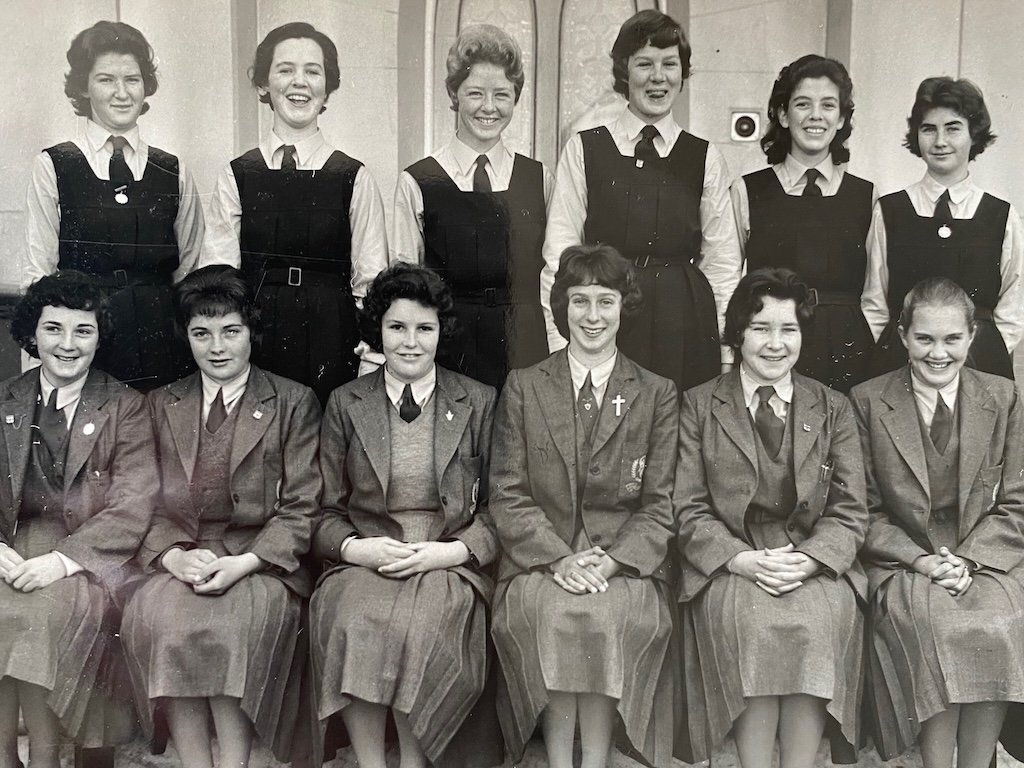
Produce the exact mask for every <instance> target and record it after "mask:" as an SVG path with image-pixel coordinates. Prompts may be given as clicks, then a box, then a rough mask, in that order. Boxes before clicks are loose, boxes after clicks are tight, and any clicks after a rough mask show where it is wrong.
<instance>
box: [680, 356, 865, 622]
mask: <svg viewBox="0 0 1024 768" xmlns="http://www.w3.org/2000/svg"><path fill="white" fill-rule="evenodd" d="M788 421H790V422H791V423H792V428H793V468H794V478H795V480H796V495H797V503H796V506H795V508H794V509H793V510H792V512H790V514H789V516H788V519H787V521H786V534H787V536H788V537H789V540H790V541H791V542H792V543H793V544H794V546H795V547H796V549H797V550H799V551H800V552H803V553H804V554H806V555H808V556H810V557H813V558H814V559H815V560H817V561H818V562H820V563H821V564H822V565H823V566H824V568H825V570H824V573H825V574H826V575H828V576H831V577H832V578H838V577H840V576H845V577H846V579H847V580H848V581H849V582H850V584H851V586H852V587H853V588H854V590H855V591H856V592H857V594H858V595H859V596H860V597H861V598H866V597H867V579H866V577H865V575H864V570H863V568H862V567H861V565H860V563H859V561H858V560H857V550H859V549H860V547H861V544H862V543H863V542H864V534H865V532H866V531H867V527H868V513H867V503H866V498H865V487H864V461H863V459H862V456H861V449H860V440H859V438H858V435H857V424H856V422H855V421H854V417H853V410H852V409H851V407H850V402H849V400H847V399H846V397H845V396H844V395H842V394H840V393H838V392H836V391H834V390H832V389H829V388H828V387H826V386H825V385H824V384H820V383H818V382H817V381H815V380H814V379H810V378H807V377H806V376H801V375H800V374H799V373H796V372H794V373H793V402H792V403H791V404H790V410H789V416H788ZM788 426H789V425H788V424H787V427H788ZM755 439H756V438H755V436H754V423H753V420H752V419H751V417H750V411H748V410H747V403H746V402H744V397H743V385H742V384H741V383H740V372H739V368H738V367H737V368H736V369H734V370H732V371H730V372H729V373H726V374H723V375H722V376H719V377H718V378H717V379H714V380H712V381H709V382H707V383H706V384H702V385H701V386H699V387H695V388H693V389H691V390H688V391H687V392H686V393H685V394H684V395H683V403H682V408H681V413H680V418H679V471H678V472H677V473H676V490H675V503H676V513H677V515H678V520H679V541H678V543H679V548H680V551H681V552H682V555H683V558H684V562H683V568H682V575H681V578H680V581H679V600H680V601H683V602H685V601H688V600H691V599H693V598H694V597H696V596H697V594H698V593H699V592H700V591H701V590H702V589H703V588H704V587H705V586H706V585H707V584H708V582H709V581H710V580H711V579H712V578H714V577H715V576H716V575H718V574H720V573H723V572H724V571H725V568H726V566H727V565H728V563H729V561H730V560H731V559H732V558H733V557H734V556H735V555H737V554H739V553H740V552H745V551H747V550H749V549H751V543H750V536H749V534H748V533H747V530H746V512H747V507H748V506H749V505H750V502H751V500H752V499H753V498H754V494H755V493H756V491H757V483H758V466H757V446H756V443H755V442H754V441H755Z"/></svg>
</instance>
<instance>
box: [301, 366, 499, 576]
mask: <svg viewBox="0 0 1024 768" xmlns="http://www.w3.org/2000/svg"><path fill="white" fill-rule="evenodd" d="M436 370H437V384H436V385H435V387H434V394H433V397H432V399H433V401H434V403H435V408H436V409H437V410H436V414H437V416H436V419H435V421H434V476H435V479H436V481H437V488H438V491H439V493H440V494H441V511H442V512H444V530H443V531H442V533H441V536H440V538H441V540H445V539H458V540H459V541H461V542H463V543H464V544H465V545H466V546H467V547H468V548H469V551H470V552H472V553H473V555H474V556H475V557H476V559H477V561H478V562H479V563H480V565H481V566H484V565H487V564H489V563H491V562H493V561H494V558H495V556H496V555H497V539H496V537H495V534H494V524H493V523H492V522H491V515H490V512H489V510H488V506H489V505H488V499H487V471H488V467H489V466H490V459H491V428H492V426H493V423H494V401H495V399H496V397H497V395H496V393H495V390H494V387H489V386H487V385H486V384H481V383H480V382H478V381H474V380H473V379H470V378H468V377H466V376H463V375H461V374H458V373H453V372H452V371H449V370H447V369H445V368H442V367H441V366H437V369H436ZM389 408H394V406H393V405H392V404H391V401H390V400H389V399H388V395H387V389H386V388H385V386H384V370H383V369H378V370H377V371H375V372H374V373H370V374H367V375H365V376H361V377H359V378H358V379H356V380H355V381H350V382H349V383H348V384H345V385H343V386H341V387H338V389H336V390H334V392H332V393H331V397H330V399H329V400H328V402H327V412H326V414H325V415H324V423H323V427H322V430H321V444H322V447H321V451H320V461H321V468H322V471H323V476H324V501H323V519H322V520H321V521H320V525H319V527H318V528H317V531H316V535H315V536H314V539H313V555H314V557H315V558H316V560H317V562H318V563H319V564H321V565H322V566H323V569H324V572H325V575H326V573H329V572H331V571H333V570H335V569H337V568H344V567H347V564H344V563H342V562H341V557H340V554H339V549H340V547H341V543H342V542H343V541H344V540H345V539H346V538H348V537H349V536H351V535H353V534H356V535H358V536H362V537H370V536H390V537H392V538H394V539H401V538H402V526H401V524H400V523H399V522H398V521H397V520H395V519H394V518H393V517H392V516H391V513H390V512H389V511H388V508H387V489H388V483H389V482H390V480H391V433H390V430H389V428H388V409H389ZM456 570H458V571H459V572H460V573H461V574H462V575H463V576H465V577H466V579H467V580H468V581H470V583H472V584H473V585H474V586H475V587H476V588H477V589H478V590H480V592H481V594H484V595H489V594H490V591H491V586H492V585H491V582H490V579H488V578H487V577H485V576H484V575H483V574H482V573H480V572H479V571H478V570H476V569H474V568H472V567H470V566H468V565H467V566H460V567H459V568H457V569H456Z"/></svg>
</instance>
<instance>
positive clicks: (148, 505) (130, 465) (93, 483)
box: [0, 368, 159, 596]
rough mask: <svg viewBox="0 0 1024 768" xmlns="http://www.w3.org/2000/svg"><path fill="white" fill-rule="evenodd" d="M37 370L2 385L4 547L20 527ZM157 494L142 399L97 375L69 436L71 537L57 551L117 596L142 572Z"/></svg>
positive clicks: (0, 517) (0, 516) (0, 522)
mask: <svg viewBox="0 0 1024 768" xmlns="http://www.w3.org/2000/svg"><path fill="white" fill-rule="evenodd" d="M39 376H40V372H39V369H38V368H36V369H32V370H30V371H27V372H26V373H23V374H21V375H20V376H16V377H14V378H12V379H8V380H7V381H5V382H3V383H2V384H0V432H2V433H3V440H4V448H5V450H4V452H3V453H2V454H0V461H2V462H3V466H2V468H0V477H5V478H6V481H5V482H0V541H2V542H4V543H5V544H11V543H13V540H14V534H15V531H16V529H17V517H18V510H19V509H20V508H21V498H22V491H23V487H24V486H23V484H24V481H25V471H26V468H27V467H28V462H29V453H30V451H31V445H32V434H31V429H30V428H29V425H30V424H31V423H32V417H33V414H34V413H35V408H36V401H37V399H38V397H39ZM158 488H159V479H158V476H157V471H156V452H155V450H154V443H153V427H152V424H151V423H150V420H149V412H148V411H147V409H146V401H145V398H143V396H142V395H140V394H139V393H138V392H136V391H135V390H133V389H130V388H129V387H128V386H127V385H125V384H122V383H121V382H120V381H117V380H116V379H115V378H113V377H112V376H109V375H108V374H106V373H104V372H103V371H100V370H98V369H95V368H94V369H92V370H90V371H89V373H88V376H87V378H86V380H85V386H84V387H83V388H82V397H81V400H79V403H78V408H77V409H76V411H75V418H74V421H73V422H72V424H71V431H70V433H69V435H68V452H67V459H66V462H65V467H64V505H63V515H64V521H65V523H66V524H67V526H68V530H69V531H70V532H71V533H70V535H69V536H68V537H67V538H66V539H65V540H64V541H63V542H61V543H60V544H59V545H58V546H57V547H56V549H57V551H58V552H60V553H61V554H62V555H66V556H67V557H69V558H71V559H72V560H74V561H75V562H76V563H78V564H79V565H81V566H82V568H83V569H85V570H86V571H88V572H89V574H91V575H92V576H94V577H95V578H97V579H98V580H99V581H100V582H101V583H103V584H104V586H106V587H107V590H108V592H109V593H110V594H111V595H112V596H113V595H115V594H116V592H117V590H118V588H119V587H121V586H122V585H123V584H124V583H125V581H126V580H127V579H128V578H129V577H130V576H131V575H133V573H137V566H135V567H133V564H132V562H131V561H132V559H133V558H134V557H135V555H136V553H137V552H138V549H139V544H140V543H141V542H142V538H143V536H145V535H146V529H147V528H149V523H150V518H151V517H152V514H153V504H154V501H155V499H156V495H157V491H158Z"/></svg>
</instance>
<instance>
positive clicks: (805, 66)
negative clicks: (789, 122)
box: [761, 53, 853, 165]
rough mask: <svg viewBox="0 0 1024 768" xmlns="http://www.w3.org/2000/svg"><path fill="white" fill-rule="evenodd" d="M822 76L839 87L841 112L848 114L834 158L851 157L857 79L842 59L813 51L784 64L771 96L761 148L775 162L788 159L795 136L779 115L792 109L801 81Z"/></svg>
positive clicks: (835, 140) (838, 161)
mask: <svg viewBox="0 0 1024 768" xmlns="http://www.w3.org/2000/svg"><path fill="white" fill-rule="evenodd" d="M819 77H827V78H828V79H829V80H831V81H832V82H833V83H835V86H836V88H838V89H839V114H840V115H841V116H842V117H843V118H844V122H843V127H842V128H840V129H839V130H837V131H836V135H835V137H834V138H833V139H832V143H831V144H829V147H828V150H829V152H830V153H831V155H832V162H833V164H835V165H840V164H841V163H848V162H849V161H850V150H849V149H848V148H847V146H846V142H847V140H848V139H849V138H850V134H851V133H853V122H852V121H853V80H852V79H851V78H850V73H849V72H847V71H846V67H844V66H843V65H842V64H841V63H840V62H838V61H836V60H835V59H827V58H825V57H824V56H818V55H816V54H813V53H812V54H808V55H807V56H801V57H800V58H799V59H797V60H796V61H794V62H793V63H792V64H788V65H786V66H785V67H783V68H782V71H781V72H779V76H778V78H777V79H776V80H775V85H774V86H772V95H771V96H770V97H769V98H768V130H767V131H765V134H764V136H763V137H762V138H761V149H763V150H764V153H765V154H766V155H768V162H769V163H770V164H771V165H777V164H778V163H781V162H784V161H785V159H786V155H788V154H789V150H790V148H791V147H792V145H793V136H792V134H791V133H790V130H789V128H783V127H782V123H781V122H779V115H780V114H782V113H784V112H785V111H786V110H787V109H789V102H790V100H791V99H792V98H793V91H795V90H796V88H797V86H798V85H800V83H801V82H803V81H804V80H808V79H812V80H813V79H816V78H819Z"/></svg>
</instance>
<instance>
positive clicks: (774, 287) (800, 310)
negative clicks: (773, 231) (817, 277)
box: [724, 267, 814, 353]
mask: <svg viewBox="0 0 1024 768" xmlns="http://www.w3.org/2000/svg"><path fill="white" fill-rule="evenodd" d="M808 294H809V291H808V288H807V285H806V283H804V281H803V280H801V279H800V277H799V276H798V275H797V274H796V272H794V271H793V270H791V269H781V268H778V267H762V268H761V269H755V270H754V271H753V272H748V273H747V274H746V275H744V276H743V278H742V279H741V280H740V282H739V284H738V285H737V286H736V290H735V291H734V292H733V294H732V298H731V299H729V305H728V306H727V307H726V309H725V335H724V343H725V344H728V345H729V346H730V347H732V348H733V349H734V350H735V351H736V352H737V353H738V352H739V350H740V347H742V346H743V334H744V333H745V332H746V330H747V327H748V326H749V325H750V321H751V319H752V318H753V317H754V315H756V314H757V313H758V312H760V311H761V310H762V309H764V298H765V296H771V297H772V298H773V299H778V300H779V301H786V300H787V299H792V300H793V302H794V303H795V304H796V320H797V322H798V323H799V324H800V333H801V334H806V333H807V329H808V327H809V326H810V324H811V320H813V319H814V309H813V308H812V307H811V306H810V304H808Z"/></svg>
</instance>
